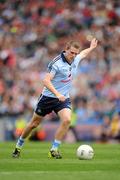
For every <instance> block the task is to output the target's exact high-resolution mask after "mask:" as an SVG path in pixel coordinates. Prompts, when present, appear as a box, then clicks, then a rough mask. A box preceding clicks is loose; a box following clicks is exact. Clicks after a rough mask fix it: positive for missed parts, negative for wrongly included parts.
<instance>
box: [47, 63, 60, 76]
mask: <svg viewBox="0 0 120 180" xmlns="http://www.w3.org/2000/svg"><path fill="white" fill-rule="evenodd" d="M57 71H58V67H57V65H56V64H55V63H54V64H52V63H49V64H48V67H47V72H49V73H52V74H53V75H55V74H56V73H57Z"/></svg>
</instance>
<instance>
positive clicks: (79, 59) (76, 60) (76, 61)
mask: <svg viewBox="0 0 120 180" xmlns="http://www.w3.org/2000/svg"><path fill="white" fill-rule="evenodd" d="M81 60H82V57H81V56H80V54H78V55H77V56H76V57H75V59H74V63H75V65H76V66H78V65H79V62H80V61H81Z"/></svg>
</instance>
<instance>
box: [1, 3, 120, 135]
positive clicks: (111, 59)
mask: <svg viewBox="0 0 120 180" xmlns="http://www.w3.org/2000/svg"><path fill="white" fill-rule="evenodd" d="M93 37H96V38H97V39H98V41H99V43H98V47H97V49H96V50H95V51H94V52H92V53H91V54H90V55H89V57H88V58H87V59H85V60H83V61H82V62H81V63H80V66H79V69H78V73H77V76H76V79H75V80H74V81H73V88H72V90H71V98H72V102H73V111H74V113H76V117H77V122H76V124H80V123H83V124H84V123H97V124H99V123H102V124H103V126H105V127H106V117H107V118H109V120H110V121H111V122H112V119H114V116H116V115H118V117H119V118H118V119H119V121H120V50H119V49H120V1H119V0H101V1H97V0H34V1H33V0H6V1H5V0H2V1H0V116H6V115H7V116H8V115H9V116H11V115H19V114H26V113H32V112H33V109H34V107H35V104H36V102H37V99H38V97H39V95H40V93H41V92H42V88H43V85H42V82H41V80H42V78H43V77H44V74H45V70H46V67H47V64H48V63H49V62H50V61H51V60H52V58H54V57H55V56H56V55H57V54H58V53H60V52H61V51H62V50H64V47H65V44H66V43H67V42H68V41H69V40H73V39H74V40H78V41H79V42H80V44H81V50H82V49H84V48H87V47H89V45H90V41H91V39H92V38H93ZM49 118H50V119H51V120H53V119H55V117H54V116H53V115H50V116H49ZM104 124H105V125H104ZM108 124H109V123H108ZM119 124H120V123H119ZM103 129H104V128H103ZM103 134H104V132H103ZM102 137H103V136H102Z"/></svg>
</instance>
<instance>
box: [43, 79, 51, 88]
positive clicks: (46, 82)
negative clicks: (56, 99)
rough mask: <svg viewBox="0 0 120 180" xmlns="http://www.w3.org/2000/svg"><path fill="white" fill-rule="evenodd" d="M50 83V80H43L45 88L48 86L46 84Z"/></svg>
mask: <svg viewBox="0 0 120 180" xmlns="http://www.w3.org/2000/svg"><path fill="white" fill-rule="evenodd" d="M49 81H50V80H48V79H47V78H44V79H43V80H42V83H43V85H44V86H46V84H48V83H49Z"/></svg>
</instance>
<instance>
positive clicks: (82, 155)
mask: <svg viewBox="0 0 120 180" xmlns="http://www.w3.org/2000/svg"><path fill="white" fill-rule="evenodd" d="M93 156H94V150H93V148H92V147H91V146H90V145H86V144H84V145H81V146H79V147H78V149H77V157H78V158H79V159H84V160H90V159H92V158H93Z"/></svg>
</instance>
